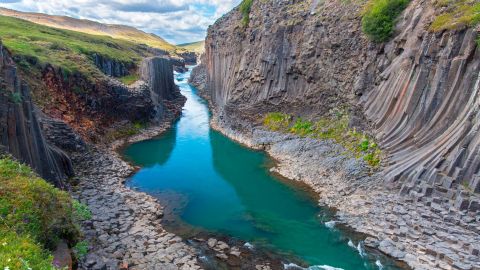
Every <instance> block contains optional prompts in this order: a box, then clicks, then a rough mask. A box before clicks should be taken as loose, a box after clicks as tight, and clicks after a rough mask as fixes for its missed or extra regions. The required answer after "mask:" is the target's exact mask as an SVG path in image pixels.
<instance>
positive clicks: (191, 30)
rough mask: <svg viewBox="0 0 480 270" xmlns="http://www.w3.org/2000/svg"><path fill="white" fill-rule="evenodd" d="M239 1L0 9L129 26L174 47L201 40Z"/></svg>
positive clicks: (40, 4) (75, 1) (44, 0)
mask: <svg viewBox="0 0 480 270" xmlns="http://www.w3.org/2000/svg"><path fill="white" fill-rule="evenodd" d="M240 1H241V0H40V1H39V0H0V6H1V7H6V8H11V9H16V10H20V11H28V12H40V13H47V14H51V15H65V16H70V17H75V18H80V19H89V20H95V21H99V22H103V23H111V24H125V25H130V26H133V27H136V28H139V29H142V30H144V31H146V32H150V33H155V34H157V35H160V36H161V37H163V38H165V39H166V40H167V41H169V42H171V43H174V44H178V43H185V42H192V41H198V40H202V39H203V38H204V37H205V34H206V30H207V28H208V26H209V25H211V24H213V23H214V22H215V20H216V19H218V18H219V17H221V16H222V15H223V14H225V13H226V12H228V11H230V10H231V9H232V8H233V7H235V6H236V5H238V4H239V3H240Z"/></svg>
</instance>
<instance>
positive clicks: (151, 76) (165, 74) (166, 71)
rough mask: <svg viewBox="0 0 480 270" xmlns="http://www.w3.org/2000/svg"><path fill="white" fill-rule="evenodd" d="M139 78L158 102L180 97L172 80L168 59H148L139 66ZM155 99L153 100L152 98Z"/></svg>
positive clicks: (171, 70) (170, 63) (171, 67)
mask: <svg viewBox="0 0 480 270" xmlns="http://www.w3.org/2000/svg"><path fill="white" fill-rule="evenodd" d="M140 74H141V75H140V77H141V79H142V80H143V81H145V82H146V83H147V84H148V86H149V87H150V90H151V91H152V93H153V95H155V96H156V97H157V102H158V101H159V100H163V99H165V100H173V99H175V98H177V97H178V96H179V95H180V92H179V90H178V87H177V86H176V85H175V82H174V79H173V65H172V62H171V61H170V59H169V58H168V57H159V56H156V57H150V58H146V59H144V60H143V61H142V64H141V65H140ZM154 99H155V98H154Z"/></svg>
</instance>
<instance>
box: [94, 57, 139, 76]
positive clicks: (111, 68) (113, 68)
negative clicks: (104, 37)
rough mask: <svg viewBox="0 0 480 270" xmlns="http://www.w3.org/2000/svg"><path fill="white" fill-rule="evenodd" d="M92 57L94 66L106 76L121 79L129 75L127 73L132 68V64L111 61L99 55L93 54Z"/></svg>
mask: <svg viewBox="0 0 480 270" xmlns="http://www.w3.org/2000/svg"><path fill="white" fill-rule="evenodd" d="M92 57H93V61H94V62H95V66H97V67H98V69H100V70H101V71H102V72H103V73H104V74H106V75H108V76H112V77H123V76H126V75H128V74H129V73H130V72H129V71H130V70H131V69H133V68H134V66H133V64H128V63H127V64H125V63H122V62H118V61H113V60H111V59H108V58H105V57H103V56H101V55H99V54H94V55H93V56H92Z"/></svg>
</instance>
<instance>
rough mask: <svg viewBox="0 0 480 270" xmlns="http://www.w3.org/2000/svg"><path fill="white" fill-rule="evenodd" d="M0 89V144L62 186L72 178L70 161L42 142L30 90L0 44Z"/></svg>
mask: <svg viewBox="0 0 480 270" xmlns="http://www.w3.org/2000/svg"><path fill="white" fill-rule="evenodd" d="M0 89H1V92H0V127H1V129H0V145H1V146H2V147H3V148H4V150H5V151H6V152H8V153H10V154H12V155H13V156H14V157H15V158H17V159H18V160H20V161H22V162H25V163H26V164H28V165H30V166H31V167H32V168H33V169H34V170H35V171H36V172H37V173H39V174H40V175H41V176H42V177H43V178H45V179H47V180H50V181H52V182H53V183H54V184H55V185H56V186H58V187H63V186H64V180H65V179H66V178H67V177H69V176H72V175H73V169H72V164H71V161H70V159H69V157H68V156H67V154H65V153H64V152H63V151H62V150H60V149H59V148H57V147H56V146H54V145H53V144H50V143H48V142H47V140H46V139H45V137H44V134H43V132H42V129H41V126H40V124H39V121H38V115H37V112H36V110H35V108H34V105H33V103H32V100H31V98H30V93H29V88H28V86H27V85H26V84H25V82H24V81H22V79H21V78H20V77H19V76H18V74H17V68H16V66H15V64H14V62H13V60H12V59H11V57H10V54H9V52H8V51H7V50H6V49H5V48H3V46H2V44H1V43H0Z"/></svg>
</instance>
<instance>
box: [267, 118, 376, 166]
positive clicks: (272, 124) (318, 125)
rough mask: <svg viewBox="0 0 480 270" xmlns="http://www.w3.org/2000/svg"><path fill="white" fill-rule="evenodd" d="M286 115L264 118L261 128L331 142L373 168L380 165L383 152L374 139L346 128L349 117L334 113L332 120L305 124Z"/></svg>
mask: <svg viewBox="0 0 480 270" xmlns="http://www.w3.org/2000/svg"><path fill="white" fill-rule="evenodd" d="M292 119H293V117H292V116H291V115H288V114H284V113H279V112H273V113H268V114H267V115H265V117H264V120H263V125H264V126H265V127H267V128H268V129H270V130H272V131H280V132H285V133H292V134H295V135H298V136H301V137H310V138H314V139H319V140H334V141H335V142H337V143H338V144H340V145H342V146H343V147H345V149H347V150H348V151H349V152H350V153H353V154H354V155H355V157H356V158H362V159H363V160H365V162H366V163H367V164H368V165H370V166H371V167H373V168H376V167H378V166H379V165H380V162H381V155H382V152H381V150H380V148H379V147H378V145H377V144H376V143H375V141H374V139H373V138H371V137H369V136H367V135H365V134H363V133H359V132H357V131H356V130H355V129H350V128H349V127H348V122H349V117H348V115H346V114H344V113H341V112H340V113H337V114H336V115H335V116H334V117H332V118H322V119H319V120H317V121H308V120H305V119H302V118H297V119H296V120H295V121H292Z"/></svg>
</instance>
